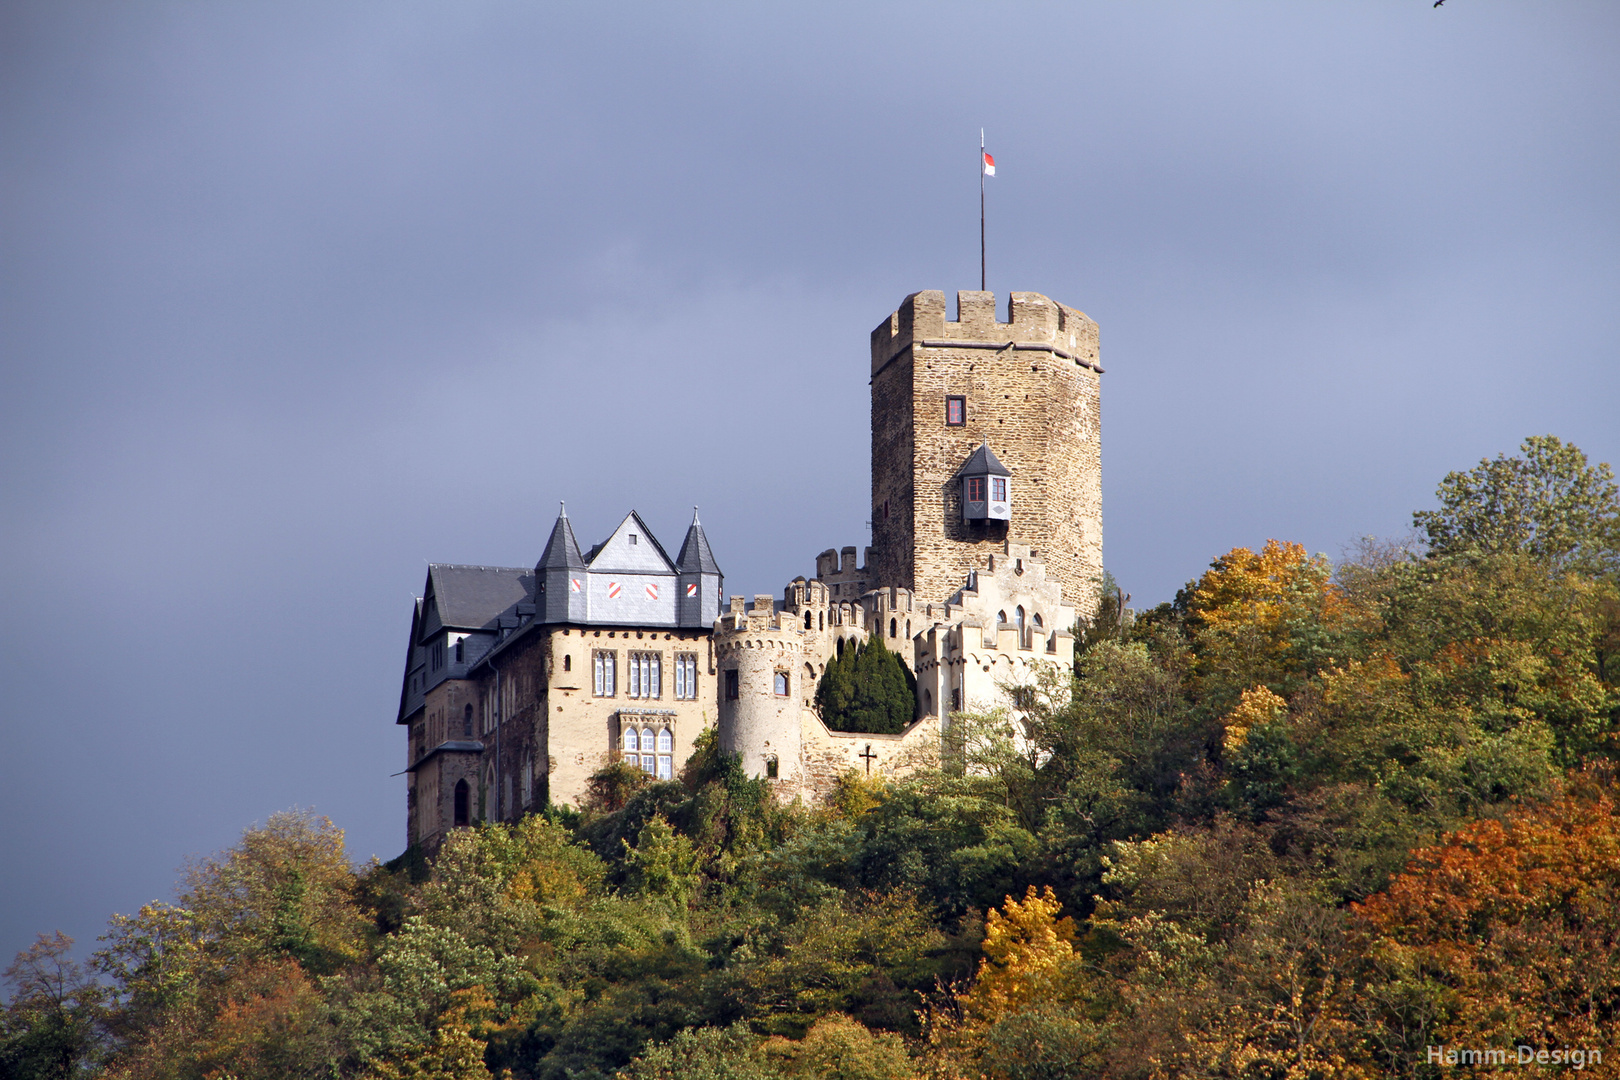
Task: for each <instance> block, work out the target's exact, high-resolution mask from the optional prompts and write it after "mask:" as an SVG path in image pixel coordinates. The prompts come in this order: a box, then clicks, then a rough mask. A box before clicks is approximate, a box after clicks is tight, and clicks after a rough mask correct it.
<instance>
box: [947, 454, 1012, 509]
mask: <svg viewBox="0 0 1620 1080" xmlns="http://www.w3.org/2000/svg"><path fill="white" fill-rule="evenodd" d="M956 475H957V477H958V478H959V479H960V480H961V481H962V520H963V521H1010V520H1012V501H1011V499H1010V497H1009V496H1010V495H1011V487H1012V485H1011V483H1010V478H1011V476H1012V472H1011V471H1010V470H1009V469H1008V468H1007V466H1005V465H1003V464H1002V463H1001V462H1000V461H999V460H997V459H996V455H995V454H993V453H992V452H991V451H990V444H989V443H988V442H987V443H985V444H983V445H982V446H980V447H979V448H978V449H977V450H975V451H973V456H972V457H970V458H968V459H967V461H966V462H965V463H964V464H963V465H962V467H961V468H960V469H958V470H957V471H956Z"/></svg>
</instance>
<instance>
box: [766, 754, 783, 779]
mask: <svg viewBox="0 0 1620 1080" xmlns="http://www.w3.org/2000/svg"><path fill="white" fill-rule="evenodd" d="M781 768H782V767H781V766H780V765H779V764H778V763H777V760H776V755H775V754H772V755H771V756H770V757H768V758H766V759H765V778H766V779H767V780H775V779H776V778H777V776H779V775H780V774H781Z"/></svg>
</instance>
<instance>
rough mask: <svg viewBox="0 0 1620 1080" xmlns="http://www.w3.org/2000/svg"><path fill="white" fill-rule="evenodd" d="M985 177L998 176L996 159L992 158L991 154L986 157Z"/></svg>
mask: <svg viewBox="0 0 1620 1080" xmlns="http://www.w3.org/2000/svg"><path fill="white" fill-rule="evenodd" d="M981 153H982V151H981ZM984 175H986V176H994V175H996V159H995V158H993V157H991V156H990V155H989V154H985V155H984Z"/></svg>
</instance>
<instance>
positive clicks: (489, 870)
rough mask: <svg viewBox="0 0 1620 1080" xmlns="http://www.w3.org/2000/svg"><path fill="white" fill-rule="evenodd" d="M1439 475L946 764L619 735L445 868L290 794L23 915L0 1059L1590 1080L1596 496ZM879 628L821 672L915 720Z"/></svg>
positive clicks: (1177, 607)
mask: <svg viewBox="0 0 1620 1080" xmlns="http://www.w3.org/2000/svg"><path fill="white" fill-rule="evenodd" d="M1526 446H1527V448H1533V449H1534V452H1535V454H1542V453H1543V452H1544V451H1545V452H1546V453H1548V454H1553V457H1554V458H1555V459H1556V460H1557V461H1562V462H1564V463H1565V464H1566V465H1567V464H1570V463H1575V462H1577V461H1579V462H1584V458H1578V454H1579V451H1576V450H1575V449H1574V448H1572V447H1565V446H1563V444H1557V445H1552V444H1548V443H1544V442H1537V441H1536V440H1531V441H1530V442H1528V443H1527V444H1526ZM1554 451H1556V453H1554ZM1533 457H1534V455H1533V454H1532V453H1531V451H1530V449H1527V451H1526V456H1525V458H1524V459H1523V460H1522V463H1521V464H1522V466H1523V467H1524V468H1530V469H1532V470H1534V469H1542V468H1545V467H1547V466H1546V465H1545V462H1543V463H1542V464H1539V465H1538V464H1535V463H1534V461H1532V458H1533ZM1502 460H1506V459H1498V461H1502ZM1537 460H1540V459H1537ZM1494 464H1495V463H1491V462H1487V463H1485V465H1486V466H1494ZM1483 467H1485V466H1482V468H1483ZM1518 468H1520V466H1512V468H1511V469H1509V470H1508V472H1507V473H1504V475H1508V474H1509V473H1512V472H1513V470H1516V469H1518ZM1581 468H1585V466H1584V464H1582V465H1581ZM1487 471H1489V470H1488V469H1487ZM1458 475H1460V474H1453V477H1455V476H1458ZM1592 475H1598V473H1596V472H1593V474H1592ZM1601 475H1603V476H1606V475H1607V473H1606V472H1603V473H1601ZM1510 478H1511V477H1510ZM1451 479H1452V478H1451V477H1448V480H1447V483H1443V484H1442V487H1441V491H1442V503H1443V505H1444V506H1446V507H1448V508H1449V509H1446V510H1445V511H1443V512H1444V513H1447V514H1452V515H1454V516H1455V522H1453V523H1451V524H1443V523H1442V524H1437V526H1436V530H1435V531H1433V532H1431V534H1430V538H1431V542H1430V545H1429V547H1428V550H1427V551H1425V552H1416V551H1411V550H1408V549H1406V548H1405V547H1404V546H1402V545H1399V544H1395V545H1389V544H1368V545H1365V546H1364V547H1363V549H1362V550H1361V551H1360V552H1359V553H1358V554H1356V555H1355V556H1353V557H1351V558H1349V559H1347V560H1345V561H1343V562H1341V563H1340V564H1339V565H1338V566H1337V567H1333V566H1331V565H1330V564H1329V563H1328V561H1327V560H1326V559H1324V558H1322V557H1321V556H1313V555H1310V554H1309V553H1307V552H1306V551H1305V549H1304V548H1302V547H1300V546H1299V545H1297V544H1290V543H1286V542H1280V541H1272V542H1268V543H1267V544H1265V545H1264V546H1263V547H1261V548H1260V549H1259V550H1258V551H1256V550H1253V549H1249V548H1243V547H1238V548H1234V549H1232V550H1230V551H1228V552H1226V553H1225V554H1223V555H1220V556H1219V557H1217V558H1215V559H1214V560H1213V561H1212V562H1211V564H1210V566H1209V568H1208V569H1207V570H1206V571H1205V572H1203V573H1202V574H1200V575H1199V576H1198V577H1197V578H1195V579H1194V580H1193V581H1191V582H1189V583H1188V585H1187V587H1186V588H1185V589H1183V590H1182V591H1181V593H1180V595H1179V596H1178V597H1177V600H1176V602H1174V603H1171V604H1164V605H1162V606H1160V607H1158V608H1155V609H1153V610H1152V611H1148V612H1144V613H1141V614H1140V615H1139V616H1138V617H1137V618H1135V619H1134V620H1130V619H1123V618H1112V619H1110V622H1109V628H1108V632H1107V633H1099V634H1095V635H1089V636H1086V637H1085V638H1084V639H1083V644H1082V646H1081V647H1080V649H1079V655H1078V656H1077V658H1076V663H1075V670H1074V674H1073V677H1072V678H1069V677H1067V675H1065V677H1064V678H1063V679H1054V680H1052V681H1051V682H1050V684H1049V685H1045V686H1041V687H1038V688H1035V690H1034V691H1033V692H1030V693H1027V694H1023V695H1021V696H1020V700H1019V709H1018V710H1017V711H1016V714H1015V713H1014V712H1011V711H1007V712H1003V713H998V714H995V715H990V716H982V717H974V716H968V717H961V718H959V719H960V720H961V725H960V730H961V731H964V732H969V733H972V732H978V733H980V735H981V736H982V737H978V738H971V739H965V740H964V741H963V743H962V746H961V747H960V751H961V752H960V753H959V754H958V755H957V756H956V758H955V760H954V761H952V760H947V761H946V763H945V765H944V766H943V767H942V768H940V769H938V770H933V771H930V770H923V771H919V772H917V773H915V774H913V775H911V776H908V777H906V778H903V779H888V780H884V779H881V778H867V777H865V776H863V775H858V774H855V773H850V774H848V775H846V776H844V777H843V778H842V779H841V780H840V782H839V783H838V785H837V788H836V790H835V792H834V793H833V795H832V797H831V798H830V799H828V800H827V801H826V802H825V804H822V805H816V806H805V805H802V804H799V803H795V804H791V805H786V804H783V803H780V802H778V801H776V800H775V799H774V798H773V797H772V794H771V791H770V789H769V787H768V785H767V783H766V782H765V781H761V780H755V779H751V778H749V777H748V776H747V775H746V774H745V773H744V771H743V769H742V767H741V765H740V763H739V761H738V760H737V759H736V758H734V757H731V756H729V755H727V754H725V753H724V752H722V751H721V749H720V747H719V742H718V739H717V738H715V737H714V732H713V730H712V729H711V730H709V731H707V732H705V733H704V735H703V736H702V737H700V738H699V739H698V740H697V745H696V752H695V753H694V755H693V757H692V759H691V760H690V761H688V762H687V763H686V767H685V768H684V769H683V770H682V773H681V778H680V780H678V781H666V782H658V781H654V780H650V779H647V778H646V777H644V776H640V775H636V776H630V775H628V774H625V773H623V771H622V770H615V769H613V768H611V767H610V768H609V769H607V770H604V771H603V773H601V774H600V775H599V776H598V777H597V778H596V783H594V784H593V786H592V792H593V794H592V797H591V798H590V800H589V801H588V802H587V805H585V806H584V807H581V808H579V809H577V810H574V809H569V808H548V809H547V810H546V811H545V812H544V813H541V814H537V815H533V816H530V817H526V818H524V819H523V820H522V821H520V822H518V823H516V824H511V825H505V824H493V823H486V824H482V825H479V826H477V827H475V828H471V829H459V830H456V831H455V832H453V833H452V834H451V835H450V836H449V838H448V839H447V840H446V841H445V843H444V846H443V847H442V849H441V850H440V851H439V852H438V853H437V855H436V857H435V858H434V859H433V860H432V861H431V862H424V861H422V860H420V859H416V858H407V857H402V858H401V859H399V860H397V861H396V862H395V863H393V864H389V865H376V864H371V865H366V866H354V865H352V864H351V863H350V861H349V859H348V856H347V855H346V853H345V852H344V849H343V836H342V833H341V831H340V830H338V829H336V828H335V827H334V826H333V825H332V824H331V823H330V822H327V821H325V820H323V819H320V818H316V817H313V816H311V815H309V814H302V813H293V814H284V815H277V816H276V817H274V818H272V819H271V820H270V821H269V822H267V823H266V824H265V825H263V826H258V827H255V828H253V829H249V830H248V831H247V832H246V833H244V834H243V836H242V839H241V841H240V842H239V843H238V844H236V845H235V846H233V847H232V848H231V849H230V850H228V851H226V852H224V853H221V854H220V855H217V856H214V857H212V858H209V859H204V860H201V861H199V862H197V863H195V864H194V865H193V866H191V867H190V869H189V870H188V872H187V874H186V876H185V879H184V884H183V886H182V887H181V889H180V891H179V893H178V895H177V896H176V897H175V898H174V902H173V903H162V902H154V903H152V904H148V905H146V906H145V907H143V908H141V909H140V910H139V911H138V912H136V913H135V914H133V915H120V916H115V917H114V918H113V920H112V923H111V926H110V927H109V931H108V933H107V935H106V936H105V937H104V938H103V939H102V941H101V943H100V948H99V949H98V950H96V951H95V952H94V953H93V955H92V956H91V957H90V959H89V962H88V963H87V964H83V965H81V964H80V963H79V962H76V961H75V960H74V959H73V958H72V953H71V949H72V943H71V941H69V940H68V939H66V938H64V937H62V936H61V935H47V936H42V937H41V939H40V941H39V942H37V943H36V944H35V945H34V946H33V947H31V948H30V949H28V950H25V951H24V952H23V953H21V954H20V955H19V956H18V958H17V960H16V962H15V963H13V965H12V966H11V967H10V968H9V969H8V970H7V971H6V972H5V974H4V980H5V985H6V993H7V996H6V1003H5V1006H4V1010H3V1012H0V1076H5V1077H8V1078H9V1077H19V1078H44V1077H51V1078H66V1077H80V1076H86V1077H87V1076H92V1075H94V1076H104V1077H108V1078H116V1080H126V1078H127V1080H141V1078H147V1077H151V1078H154V1080H155V1078H158V1077H162V1078H164V1080H170V1078H176V1080H227V1078H230V1080H259V1078H265V1080H269V1078H272V1077H274V1078H277V1080H280V1078H284V1077H292V1078H310V1080H315V1078H320V1080H330V1078H342V1080H351V1078H352V1080H385V1078H386V1080H397V1078H406V1077H409V1078H413V1080H493V1078H495V1077H510V1078H511V1080H608V1078H611V1077H617V1076H623V1077H626V1078H628V1080H657V1078H662V1077H674V1076H681V1077H699V1078H711V1080H799V1078H809V1077H832V1078H843V1080H902V1078H917V1080H921V1078H924V1077H926V1078H929V1080H968V1078H974V1080H980V1078H990V1080H1034V1078H1057V1077H1077V1076H1086V1077H1098V1078H1109V1080H1157V1078H1165V1077H1230V1078H1234V1080H1235V1078H1245V1080H1249V1078H1259V1077H1265V1078H1297V1080H1305V1078H1313V1077H1321V1078H1328V1077H1333V1078H1341V1077H1348V1078H1363V1077H1365V1078H1371V1077H1383V1076H1397V1077H1434V1076H1441V1075H1450V1071H1449V1070H1450V1068H1451V1065H1450V1063H1448V1062H1446V1061H1444V1060H1442V1061H1441V1062H1439V1063H1436V1062H1434V1061H1433V1060H1432V1059H1431V1056H1430V1051H1429V1048H1430V1047H1441V1048H1446V1047H1450V1048H1452V1049H1453V1050H1454V1049H1455V1048H1457V1047H1466V1048H1470V1049H1487V1048H1494V1047H1509V1048H1514V1051H1513V1052H1514V1053H1516V1048H1517V1047H1518V1046H1521V1045H1522V1046H1529V1047H1530V1048H1531V1050H1532V1052H1533V1053H1541V1052H1545V1053H1546V1054H1548V1055H1549V1057H1548V1062H1549V1063H1552V1062H1554V1060H1555V1059H1554V1058H1553V1057H1552V1055H1554V1054H1561V1055H1563V1056H1562V1057H1561V1058H1558V1059H1556V1063H1557V1064H1558V1065H1559V1066H1560V1067H1574V1068H1579V1069H1580V1070H1581V1071H1582V1073H1583V1074H1589V1075H1594V1076H1615V1075H1620V1052H1616V1051H1615V1050H1614V1049H1613V1048H1612V1047H1610V1046H1607V1045H1605V1040H1606V1039H1608V1038H1609V1033H1610V1032H1612V1031H1613V1029H1614V1024H1615V1018H1616V1016H1617V1015H1620V920H1617V916H1616V912H1617V911H1620V825H1617V822H1620V811H1617V807H1620V781H1617V775H1620V679H1617V676H1620V670H1617V664H1616V663H1615V657H1616V654H1617V653H1620V582H1617V581H1616V577H1615V575H1613V574H1612V573H1609V572H1608V571H1606V570H1603V569H1602V566H1601V565H1600V564H1601V560H1600V559H1598V560H1597V561H1596V562H1594V558H1595V556H1596V554H1597V553H1601V552H1602V551H1603V550H1605V549H1604V548H1603V547H1602V544H1603V543H1606V542H1607V541H1603V540H1601V538H1600V534H1601V531H1602V528H1606V527H1607V526H1605V525H1604V524H1603V523H1604V521H1605V520H1606V519H1605V518H1604V513H1607V511H1603V512H1597V513H1594V514H1590V515H1587V517H1586V518H1584V519H1582V520H1585V521H1586V522H1587V524H1586V525H1582V526H1580V528H1579V529H1576V530H1575V532H1574V533H1570V534H1568V535H1576V534H1578V538H1577V539H1576V540H1574V541H1571V540H1568V539H1556V538H1557V537H1558V536H1563V535H1565V534H1563V533H1559V532H1558V529H1559V528H1562V526H1559V525H1557V522H1558V521H1559V520H1562V519H1561V518H1560V517H1559V512H1558V511H1557V510H1556V506H1557V505H1561V503H1560V500H1561V499H1562V496H1561V495H1559V494H1558V492H1559V491H1563V490H1565V489H1564V488H1562V487H1559V486H1557V485H1553V486H1551V487H1546V488H1544V491H1545V492H1546V493H1547V494H1546V498H1545V499H1540V498H1539V497H1538V498H1537V499H1531V500H1529V501H1528V502H1526V503H1524V504H1523V505H1522V507H1521V509H1522V511H1523V515H1524V519H1525V520H1527V521H1531V522H1532V526H1531V527H1528V528H1527V529H1524V530H1520V531H1519V532H1518V533H1512V534H1509V533H1501V534H1500V535H1501V536H1509V535H1511V536H1513V537H1516V539H1512V540H1511V542H1509V541H1508V540H1505V539H1504V540H1500V542H1498V541H1495V540H1492V541H1490V542H1489V543H1487V542H1485V541H1484V540H1479V539H1477V538H1476V533H1478V530H1479V529H1486V528H1487V526H1489V527H1490V528H1494V526H1491V525H1490V523H1489V522H1488V521H1484V518H1485V517H1488V516H1489V515H1488V514H1487V513H1485V511H1482V510H1479V507H1480V506H1485V505H1494V504H1490V503H1489V500H1486V499H1483V498H1482V497H1481V498H1476V497H1475V496H1472V495H1470V496H1468V497H1466V498H1464V497H1463V496H1462V495H1461V494H1458V495H1457V498H1456V499H1453V500H1452V501H1450V502H1448V501H1447V500H1448V499H1449V498H1450V496H1448V495H1447V492H1452V493H1461V492H1463V491H1464V488H1465V487H1466V485H1462V484H1460V483H1458V484H1451V483H1450V481H1451ZM1492 482H1493V483H1494V482H1495V481H1492ZM1468 483H1470V484H1472V483H1473V481H1469V482H1468ZM1448 484H1449V485H1450V486H1448ZM1600 487H1601V485H1596V486H1594V485H1592V484H1589V485H1587V486H1586V487H1585V488H1584V489H1582V490H1586V491H1588V492H1592V491H1597V490H1598V488H1600ZM1468 490H1473V489H1472V488H1470V489H1468ZM1599 494H1601V492H1599ZM1493 498H1494V496H1493ZM1583 498H1584V496H1583ZM1603 498H1612V496H1603ZM1601 504H1602V499H1598V500H1597V502H1596V503H1594V504H1593V505H1598V506H1601ZM1470 507H1472V509H1470ZM1476 511H1478V513H1477V514H1476ZM1431 513H1438V512H1431ZM1470 514H1474V515H1475V516H1476V517H1478V516H1480V515H1483V517H1481V518H1480V521H1478V522H1475V523H1474V524H1469V522H1470V521H1473V518H1471V517H1470V516H1469V515H1470ZM1544 521H1547V522H1552V523H1553V524H1552V525H1550V526H1548V527H1547V528H1546V529H1543V527H1542V524H1541V523H1542V522H1544ZM1571 528H1573V526H1572V527H1571ZM1478 535H1484V536H1486V539H1487V540H1488V539H1489V536H1490V535H1498V534H1489V535H1487V534H1486V533H1478ZM1571 545H1573V546H1571ZM1560 552H1561V553H1562V554H1560ZM1589 555H1591V556H1593V557H1591V558H1589V557H1588V556H1589ZM1104 614H1108V613H1104ZM862 657H865V660H864V663H865V664H866V665H867V667H866V668H863V667H862V662H863V661H862ZM899 666H900V665H898V663H897V660H896V658H895V657H894V656H893V654H891V653H889V652H888V651H887V650H886V649H884V648H883V647H882V645H881V643H878V642H874V644H873V645H872V646H870V647H868V648H867V649H864V650H861V652H860V653H857V652H856V651H855V650H853V649H846V650H845V652H844V655H843V656H842V657H841V658H840V659H839V661H838V662H837V663H836V664H835V665H833V667H832V668H830V669H829V674H830V675H831V674H832V673H833V671H834V670H836V671H838V672H841V673H842V674H841V675H838V676H836V677H835V678H831V679H829V680H828V682H827V683H824V686H827V685H830V686H831V687H832V689H831V690H829V691H828V693H829V694H834V693H836V694H838V695H841V696H840V697H839V698H838V699H837V700H836V701H829V702H824V703H822V707H823V708H824V709H827V710H831V709H833V708H835V707H836V708H837V709H841V710H843V712H842V713H840V715H843V716H846V717H856V718H859V719H852V720H846V721H844V722H846V723H854V722H859V723H867V724H872V725H876V724H880V723H882V724H896V723H898V724H900V725H901V726H903V724H904V723H907V722H909V721H910V719H911V716H912V712H911V710H912V708H913V705H912V699H911V698H910V696H909V686H908V685H907V684H906V683H905V681H904V680H903V679H900V680H896V679H895V678H894V673H895V671H896V669H897V668H898V667H899ZM862 671H866V672H868V674H867V675H865V676H862V675H861V674H860V673H861V672H862ZM874 672H875V674H873V673H874ZM902 690H905V691H906V696H904V697H902V693H901V691H902ZM902 706H903V707H902ZM823 715H824V716H826V715H827V712H824V713H823ZM954 727H955V725H953V728H954ZM947 757H948V755H947ZM1574 1054H1579V1055H1581V1056H1580V1057H1579V1059H1576V1058H1575V1057H1573V1056H1571V1055H1574ZM1599 1054H1601V1055H1602V1057H1601V1058H1600V1057H1599V1056H1598V1055H1599ZM1458 1063H1459V1064H1473V1065H1475V1066H1478V1067H1477V1068H1476V1069H1475V1071H1476V1072H1479V1073H1481V1074H1505V1072H1506V1071H1507V1069H1509V1068H1512V1069H1515V1070H1518V1064H1519V1063H1518V1061H1517V1060H1516V1058H1515V1059H1512V1060H1509V1061H1507V1062H1506V1063H1505V1064H1504V1065H1503V1067H1502V1068H1496V1067H1494V1066H1493V1065H1492V1064H1491V1063H1489V1062H1486V1063H1483V1064H1481V1063H1480V1062H1478V1061H1475V1062H1461V1061H1459V1062H1458ZM1519 1071H1522V1070H1519Z"/></svg>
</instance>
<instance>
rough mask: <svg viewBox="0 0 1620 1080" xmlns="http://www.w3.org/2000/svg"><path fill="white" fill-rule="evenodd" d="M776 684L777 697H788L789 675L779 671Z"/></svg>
mask: <svg viewBox="0 0 1620 1080" xmlns="http://www.w3.org/2000/svg"><path fill="white" fill-rule="evenodd" d="M775 682H776V696H777V697H787V696H788V673H787V672H785V671H778V672H777V673H776V680H775Z"/></svg>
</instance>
